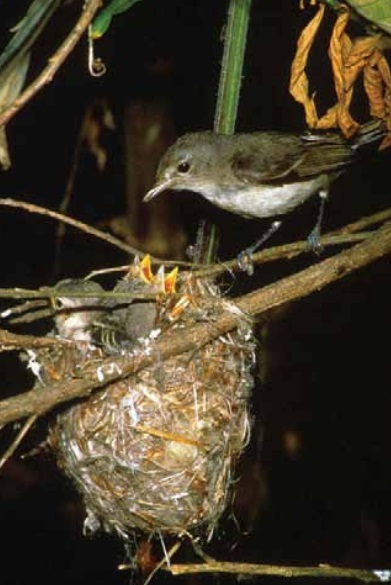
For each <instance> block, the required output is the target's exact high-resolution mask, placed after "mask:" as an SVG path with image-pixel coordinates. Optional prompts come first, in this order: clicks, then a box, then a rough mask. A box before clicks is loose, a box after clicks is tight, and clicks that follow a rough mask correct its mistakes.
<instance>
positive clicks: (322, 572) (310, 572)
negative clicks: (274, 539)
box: [165, 561, 391, 583]
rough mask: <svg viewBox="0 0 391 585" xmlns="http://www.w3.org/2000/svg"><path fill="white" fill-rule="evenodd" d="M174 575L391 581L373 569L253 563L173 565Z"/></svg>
mask: <svg viewBox="0 0 391 585" xmlns="http://www.w3.org/2000/svg"><path fill="white" fill-rule="evenodd" d="M165 570H166V571H168V572H170V573H171V574H172V575H188V574H191V573H229V574H231V575H232V574H234V575H264V576H269V577H270V576H274V577H288V578H292V577H331V578H334V579H335V578H343V579H357V580H359V581H364V582H366V583H370V582H378V583H379V582H380V583H385V582H389V581H390V580H391V571H388V570H372V569H369V570H368V569H352V568H346V567H333V566H330V565H319V566H317V567H281V566H278V565H258V564H252V563H229V562H217V561H215V562H213V563H194V564H186V565H173V564H171V565H170V567H166V568H165Z"/></svg>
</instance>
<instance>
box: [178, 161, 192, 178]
mask: <svg viewBox="0 0 391 585" xmlns="http://www.w3.org/2000/svg"><path fill="white" fill-rule="evenodd" d="M176 170H177V171H178V173H180V174H181V175H185V174H186V173H188V172H189V171H190V163H188V162H187V161H183V162H181V163H179V165H178V166H177V168H176Z"/></svg>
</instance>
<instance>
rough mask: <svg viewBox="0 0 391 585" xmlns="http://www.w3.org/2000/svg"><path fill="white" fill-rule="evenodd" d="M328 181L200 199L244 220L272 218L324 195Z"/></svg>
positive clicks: (247, 189) (320, 179)
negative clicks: (314, 196)
mask: <svg viewBox="0 0 391 585" xmlns="http://www.w3.org/2000/svg"><path fill="white" fill-rule="evenodd" d="M327 189H328V178H327V176H326V175H322V176H320V177H317V178H315V179H311V180H309V181H304V182H300V183H288V184H285V185H259V186H256V187H255V186H249V187H244V188H243V187H241V188H240V189H239V190H235V191H234V190H231V189H229V190H226V191H220V192H219V193H218V194H217V193H216V192H213V193H210V192H208V193H205V192H203V193H202V195H203V196H204V197H205V198H206V199H208V200H209V201H211V202H212V203H213V204H214V205H217V206H218V207H221V208H223V209H226V210H227V211H231V212H232V213H237V214H239V215H243V216H247V217H260V218H261V217H273V216H276V215H283V214H285V213H288V212H289V211H291V210H292V209H293V208H294V207H296V206H297V205H300V204H301V203H303V202H304V201H305V200H306V199H308V198H309V197H311V195H315V194H316V193H320V192H323V194H325V192H327Z"/></svg>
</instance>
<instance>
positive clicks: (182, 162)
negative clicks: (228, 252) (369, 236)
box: [144, 121, 385, 252]
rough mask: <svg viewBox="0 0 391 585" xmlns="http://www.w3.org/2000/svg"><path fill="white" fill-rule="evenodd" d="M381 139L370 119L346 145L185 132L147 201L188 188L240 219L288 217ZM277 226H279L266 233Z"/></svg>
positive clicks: (323, 137) (275, 135) (330, 138)
mask: <svg viewBox="0 0 391 585" xmlns="http://www.w3.org/2000/svg"><path fill="white" fill-rule="evenodd" d="M384 133H385V131H384V128H383V125H382V123H381V122H379V121H373V122H369V123H368V124H365V125H363V126H362V127H361V129H360V131H359V132H358V133H357V134H356V136H355V137H354V138H353V139H352V140H351V141H348V140H346V139H345V138H343V136H342V135H341V134H339V133H337V132H327V133H325V132H323V133H321V132H307V133H305V134H301V135H300V134H287V133H281V132H254V133H251V134H233V135H223V134H215V133H214V132H194V133H191V134H186V135H184V136H182V137H181V138H179V139H178V140H177V141H176V142H175V143H174V144H173V145H172V146H171V147H170V148H169V149H168V150H167V151H166V153H165V154H164V155H163V157H162V159H161V161H160V164H159V167H158V170H157V175H156V181H155V184H154V186H153V187H152V189H150V191H148V193H147V194H146V195H145V197H144V201H150V200H151V199H153V198H154V197H156V195H158V194H159V193H161V192H163V191H166V190H175V191H178V190H186V191H193V192H196V193H199V194H200V195H202V196H203V197H205V198H206V199H207V200H208V201H210V202H211V203H213V204H214V205H217V206H218V207H221V208H223V209H226V210H227V211H231V212H233V213H236V214H239V215H242V216H244V217H251V218H268V217H276V216H280V215H285V214H287V213H289V212H291V211H292V210H293V209H294V208H295V207H297V206H298V205H300V204H301V203H303V202H304V201H305V200H306V199H308V198H309V197H311V196H312V195H315V194H319V195H320V197H321V199H322V200H323V201H324V200H325V199H326V197H327V195H328V192H329V189H330V184H331V182H332V181H333V180H334V179H336V178H337V177H338V176H339V175H340V174H341V173H342V172H343V171H344V170H345V169H346V168H347V167H349V166H350V165H351V164H352V163H354V161H355V159H356V154H357V151H358V150H359V149H360V148H361V147H362V146H363V145H365V144H369V143H371V142H375V141H378V140H380V138H381V137H382V136H384ZM321 208H323V204H322V205H321ZM322 210H323V209H322ZM321 215H322V213H321V212H320V213H319V217H318V221H317V224H316V226H315V229H314V232H313V235H314V239H316V237H317V236H318V232H319V226H320V221H321ZM279 225H280V222H276V223H275V224H274V227H273V226H272V228H271V230H269V232H270V231H275V229H276V228H277V227H279ZM268 235H270V234H269V233H268ZM264 239H265V238H264V237H263V238H261V240H258V242H257V243H256V246H255V247H254V246H252V247H251V249H249V251H251V252H253V251H254V250H255V248H256V247H258V246H259V244H260V242H261V241H264Z"/></svg>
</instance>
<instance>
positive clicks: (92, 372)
mask: <svg viewBox="0 0 391 585" xmlns="http://www.w3.org/2000/svg"><path fill="white" fill-rule="evenodd" d="M390 252H391V222H388V223H386V224H385V225H384V226H383V227H381V228H380V229H379V230H378V231H377V232H376V233H374V235H373V237H372V238H369V239H367V240H365V241H364V242H361V243H360V244H357V245H356V246H354V247H353V248H350V249H349V250H345V251H344V252H341V253H340V254H338V255H336V256H334V257H333V258H328V259H327V260H324V261H323V262H319V263H318V264H316V265H314V266H310V267H309V268H306V269H305V270H302V271H301V272H299V273H297V274H294V275H293V276H288V277H286V278H283V279H282V280H280V281H279V282H277V283H275V284H272V285H269V286H266V287H264V288H263V289H260V290H257V291H255V292H251V293H249V294H246V295H244V296H242V297H240V298H237V299H236V300H234V302H235V304H236V305H237V306H238V308H239V309H241V310H242V311H244V312H245V313H247V314H248V315H250V316H255V315H260V314H262V313H264V312H265V311H267V310H269V309H271V308H273V307H277V306H280V305H283V304H284V303H287V302H289V301H293V300H296V299H299V298H302V297H305V296H307V295H309V294H310V293H312V292H314V291H317V290H320V289H322V288H324V287H325V286H326V285H327V284H330V283H331V282H335V281H337V280H339V279H341V278H343V277H345V276H347V275H348V274H350V273H352V272H353V271H355V270H357V269H359V268H361V267H363V266H365V265H366V264H369V263H370V262H373V261H375V260H377V259H379V258H381V257H382V256H384V255H386V254H388V253H390ZM236 325H237V321H236V317H235V315H234V314H231V313H224V314H222V315H221V316H220V317H218V318H217V319H216V320H215V321H213V323H203V324H199V325H195V326H193V327H191V328H189V329H188V330H186V331H183V330H178V331H174V332H171V333H170V336H169V337H166V336H164V335H162V337H161V338H160V339H157V340H156V343H155V345H154V351H153V352H152V353H151V354H150V355H145V354H142V353H140V354H137V355H132V354H130V355H128V356H119V357H115V358H114V357H113V356H111V357H110V358H107V359H106V360H103V361H102V362H101V364H100V368H99V375H98V372H97V371H96V366H94V365H93V364H90V365H89V366H88V367H86V368H85V369H84V370H83V376H82V377H80V378H78V379H71V380H65V381H60V382H57V383H54V384H51V385H50V386H46V387H44V388H42V389H39V390H31V391H29V392H25V393H24V394H20V395H17V396H13V397H11V398H8V399H6V400H3V401H1V402H0V425H2V424H5V423H9V422H12V421H15V420H18V419H20V418H24V417H26V416H31V415H41V414H43V413H45V412H47V411H49V410H51V409H52V408H53V407H54V406H56V405H58V404H61V403H64V402H67V401H70V400H72V399H74V398H77V397H82V396H86V395H88V394H90V393H91V392H92V391H93V390H94V389H97V388H101V387H104V386H106V385H107V384H109V383H112V382H115V381H116V380H118V379H120V378H126V377H127V376H129V375H131V374H133V373H135V372H137V371H139V370H141V369H143V368H145V367H148V366H150V365H152V364H153V363H155V362H156V359H157V358H158V359H159V361H164V360H166V359H168V358H170V357H172V356H175V355H178V354H180V353H185V352H191V351H194V350H195V349H196V348H198V347H200V346H202V345H204V344H206V343H208V342H209V341H211V340H212V339H215V338H217V337H218V336H220V335H223V334H225V333H227V332H229V331H231V330H232V329H234V328H235V327H236Z"/></svg>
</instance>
